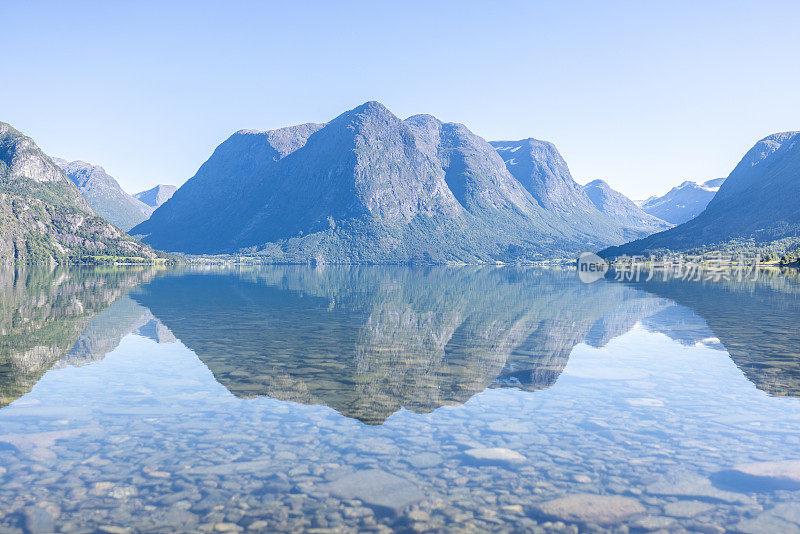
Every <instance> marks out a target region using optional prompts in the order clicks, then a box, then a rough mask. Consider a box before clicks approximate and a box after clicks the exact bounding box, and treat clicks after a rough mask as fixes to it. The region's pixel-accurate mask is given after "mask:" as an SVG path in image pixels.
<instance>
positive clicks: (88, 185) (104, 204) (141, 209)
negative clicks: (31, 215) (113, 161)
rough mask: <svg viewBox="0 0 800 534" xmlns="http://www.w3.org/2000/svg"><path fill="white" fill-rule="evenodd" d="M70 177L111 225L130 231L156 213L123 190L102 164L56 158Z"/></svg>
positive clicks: (96, 210)
mask: <svg viewBox="0 0 800 534" xmlns="http://www.w3.org/2000/svg"><path fill="white" fill-rule="evenodd" d="M53 161H54V162H55V163H56V164H57V165H58V166H59V167H61V170H63V171H64V172H65V173H66V175H67V177H68V178H69V179H70V180H72V182H73V183H74V184H75V185H76V186H78V189H79V190H80V192H81V194H82V195H83V197H84V198H85V199H86V200H87V202H89V205H90V206H91V207H92V209H94V211H95V212H97V214H98V215H100V216H101V217H103V218H104V219H105V220H107V221H108V222H110V223H111V224H113V225H115V226H117V227H118V228H120V229H121V230H124V231H126V232H127V231H128V230H130V229H131V228H133V227H134V226H136V225H137V224H139V223H140V222H142V221H145V220H147V218H148V217H150V214H151V213H153V208H152V207H150V206H148V205H147V204H145V203H144V202H141V201H140V200H138V199H136V198H134V197H133V196H132V195H129V194H128V193H126V192H125V191H123V190H122V187H120V185H119V183H117V181H116V180H115V179H114V178H113V177H112V176H109V174H108V173H107V172H106V170H105V169H104V168H103V167H100V166H99V165H92V164H91V163H86V162H84V161H80V160H78V161H66V160H63V159H60V158H53Z"/></svg>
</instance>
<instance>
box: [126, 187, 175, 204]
mask: <svg viewBox="0 0 800 534" xmlns="http://www.w3.org/2000/svg"><path fill="white" fill-rule="evenodd" d="M177 190H178V188H177V187H175V186H174V185H164V184H159V185H157V186H155V187H154V188H152V189H148V190H147V191H142V192H141V193H136V194H135V195H133V196H134V197H136V199H137V200H140V201H141V202H144V203H145V204H147V205H148V206H150V207H151V208H153V210H155V209H157V208H158V207H159V206H161V204H163V203H164V202H166V201H167V200H169V199H170V198H172V195H174V194H175V191H177Z"/></svg>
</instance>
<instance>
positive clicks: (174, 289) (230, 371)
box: [132, 267, 665, 424]
mask: <svg viewBox="0 0 800 534" xmlns="http://www.w3.org/2000/svg"><path fill="white" fill-rule="evenodd" d="M132 296H133V298H134V299H135V300H136V301H137V302H139V303H140V304H141V305H143V306H146V307H147V308H149V309H150V310H151V311H152V313H153V315H154V316H156V317H158V318H159V319H160V320H161V321H162V322H163V323H164V325H165V326H166V327H167V328H169V329H170V331H172V332H173V333H174V334H175V335H176V336H177V337H178V338H179V339H180V340H181V341H182V342H183V343H184V344H185V345H186V346H188V347H189V348H190V349H192V350H193V351H194V352H195V353H196V354H197V355H198V357H199V358H200V359H201V360H202V361H203V362H204V363H205V364H206V365H207V366H208V367H209V369H210V370H211V371H212V372H213V373H214V376H215V377H216V379H217V380H218V381H219V382H220V383H221V384H223V385H224V386H225V387H227V388H228V389H229V390H230V391H231V392H232V393H234V394H235V395H237V396H239V397H244V398H250V397H259V396H270V397H275V398H278V399H282V400H289V401H296V402H302V403H307V404H325V405H327V406H330V407H332V408H334V409H336V410H337V411H339V412H341V413H342V414H344V415H346V416H348V417H352V418H356V419H359V420H361V421H362V422H365V423H367V424H380V423H382V422H383V421H384V420H385V419H386V418H387V417H388V416H389V415H391V414H392V413H394V412H395V411H397V410H398V409H400V408H401V407H405V408H407V409H410V410H413V411H415V412H420V413H427V412H430V411H432V410H434V409H436V408H438V407H440V406H444V405H450V404H461V403H463V402H466V401H467V400H468V399H469V398H470V397H472V396H473V395H475V394H476V393H479V392H481V391H483V390H484V389H486V388H487V387H499V386H503V385H512V386H514V387H522V388H524V389H527V390H536V389H540V388H545V387H549V386H550V385H552V384H553V383H554V382H555V380H556V379H557V378H558V376H559V374H560V372H561V370H562V369H563V368H564V366H565V365H566V363H567V360H568V358H569V354H570V352H571V351H572V348H573V347H574V346H575V345H576V344H578V343H580V342H581V341H583V340H584V339H585V338H586V337H587V334H588V333H589V332H590V331H591V330H592V329H593V327H594V326H595V324H596V323H598V322H599V321H601V320H604V321H605V324H606V331H607V335H606V338H607V339H610V338H611V337H613V336H614V335H619V334H621V333H623V332H624V331H625V330H626V329H627V328H630V326H631V325H632V324H633V322H635V321H636V318H633V319H632V323H630V324H627V323H625V324H624V325H623V329H620V328H619V326H618V323H614V322H613V321H611V320H609V319H608V318H607V316H610V315H612V314H613V313H614V310H615V309H616V308H617V307H619V306H620V305H621V304H623V303H625V304H628V305H629V306H630V308H629V309H628V310H626V313H627V315H626V316H627V317H633V316H636V317H640V316H642V315H648V314H652V313H655V312H656V311H658V310H659V309H661V308H662V307H663V306H665V303H664V302H662V301H661V299H656V298H652V297H648V296H646V295H644V294H642V293H639V292H637V291H635V290H631V289H630V288H627V287H625V286H623V285H621V284H610V283H601V284H595V285H592V286H587V285H583V284H580V283H578V282H577V281H576V280H575V278H574V276H573V273H572V272H560V271H537V270H524V269H522V270H515V269H510V268H504V269H496V268H484V269H464V268H453V269H450V268H433V269H408V268H391V269H379V268H369V267H361V268H358V267H352V268H346V267H328V268H324V269H318V270H312V269H308V268H303V267H274V268H264V269H258V270H253V271H242V272H219V273H216V274H201V273H188V274H185V275H181V276H167V277H161V278H159V279H157V280H154V281H153V282H152V283H151V284H149V285H147V286H145V287H143V288H141V289H140V290H138V291H136V292H134V294H133V295H132Z"/></svg>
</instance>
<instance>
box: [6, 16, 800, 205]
mask: <svg viewBox="0 0 800 534" xmlns="http://www.w3.org/2000/svg"><path fill="white" fill-rule="evenodd" d="M0 26H1V27H2V30H1V31H0V58H2V59H0V67H1V68H2V70H1V71H2V77H3V81H2V83H0V120H1V121H5V122H9V123H11V124H12V125H14V126H15V127H17V128H18V129H20V130H22V131H23V132H24V133H26V134H28V135H30V136H32V137H33V138H34V139H35V140H36V141H37V142H38V143H39V144H40V146H41V147H42V148H43V149H44V150H45V151H46V152H47V153H49V154H51V155H54V156H61V157H65V158H68V159H84V160H87V161H90V162H92V163H96V164H100V165H103V166H104V167H105V168H106V170H108V171H109V172H110V173H111V174H112V175H113V176H115V177H116V178H118V180H119V181H120V183H121V184H122V185H123V187H124V188H126V189H127V190H128V191H130V192H136V191H138V190H141V189H144V188H146V187H149V186H151V185H154V184H156V183H159V182H161V183H174V184H176V185H179V184H181V183H183V182H184V181H185V180H187V179H188V178H189V177H191V176H192V175H193V174H194V173H195V172H196V170H197V168H198V167H199V166H200V165H201V164H202V163H203V162H204V161H205V160H206V159H207V158H208V157H209V156H210V154H211V152H212V151H213V149H214V147H215V146H216V145H218V144H219V143H220V142H222V141H223V140H224V139H225V138H226V137H227V136H228V135H230V134H231V133H232V132H234V131H236V130H239V129H242V128H255V129H262V130H264V129H271V128H277V127H281V126H286V125H290V124H296V123H300V122H324V121H327V120H330V119H331V118H333V117H335V116H336V115H338V114H339V113H341V112H342V111H344V110H346V109H349V108H352V107H355V106H356V105H358V104H360V103H362V102H364V101H366V100H379V101H381V102H383V103H384V104H385V105H386V106H388V107H389V109H391V110H392V111H393V112H394V113H395V114H396V115H398V116H400V117H403V118H405V117H407V116H409V115H413V114H415V113H431V114H433V115H436V116H437V117H439V118H440V119H442V120H445V121H456V122H462V123H464V124H466V125H467V126H468V127H469V128H470V129H471V130H472V131H474V132H475V133H477V134H478V135H481V136H482V137H484V138H486V139H490V140H492V139H520V138H525V137H537V138H540V139H546V140H549V141H552V142H554V143H555V144H556V145H557V147H558V148H559V150H560V151H561V153H562V154H563V155H564V157H565V158H566V160H567V162H568V164H569V165H570V168H571V169H572V172H573V174H574V176H575V178H576V179H577V180H578V181H579V182H581V183H585V182H587V181H589V180H590V179H593V178H604V179H606V180H607V181H608V182H609V183H610V184H611V185H612V186H613V187H616V188H618V189H620V190H622V191H623V192H625V193H626V194H628V195H629V196H631V197H633V198H642V197H646V196H649V195H650V194H653V193H656V192H663V191H666V190H667V189H669V188H670V187H671V186H673V185H675V184H677V183H679V182H681V181H682V180H684V179H699V180H706V179H709V178H715V177H719V176H725V175H727V174H728V172H729V171H730V170H731V169H732V168H733V166H734V165H735V164H736V162H737V161H738V160H739V158H741V156H742V155H743V154H744V152H745V151H746V150H747V149H748V148H749V147H750V146H751V145H752V144H753V143H754V142H755V141H756V140H758V139H759V138H761V137H763V136H765V135H768V134H770V133H773V132H777V131H783V130H792V129H800V99H798V91H800V2H796V1H781V0H778V1H772V2H768V3H767V2H749V3H744V2H742V3H740V2H730V1H725V2H698V1H693V2H676V1H668V2H651V1H642V2H636V1H629V2H597V1H590V2H571V3H568V2H555V1H553V2H509V1H505V2H497V3H491V2H485V1H484V2H473V3H468V2H375V1H372V2H346V1H342V2H280V3H277V2H276V3H273V4H267V3H265V2H235V1H233V2H221V1H216V2H208V3H203V2H171V3H170V2H99V1H96V2H85V3H83V2H36V1H31V2H6V1H0Z"/></svg>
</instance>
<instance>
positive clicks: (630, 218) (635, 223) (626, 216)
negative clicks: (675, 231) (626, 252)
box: [583, 180, 672, 234]
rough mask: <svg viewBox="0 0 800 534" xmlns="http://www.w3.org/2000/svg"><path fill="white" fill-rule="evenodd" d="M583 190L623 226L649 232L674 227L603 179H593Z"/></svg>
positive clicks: (599, 208)
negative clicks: (649, 212)
mask: <svg viewBox="0 0 800 534" xmlns="http://www.w3.org/2000/svg"><path fill="white" fill-rule="evenodd" d="M583 190H584V191H585V192H586V194H587V195H588V197H589V200H591V201H592V203H593V204H594V205H595V207H596V208H597V209H598V210H600V212H601V213H604V214H605V215H608V216H609V217H611V218H612V219H614V220H615V221H617V222H619V223H620V224H622V225H623V226H628V227H630V228H639V229H642V230H643V231H645V232H647V233H648V234H652V233H654V232H660V231H662V230H666V229H667V228H671V227H672V225H671V224H670V223H668V222H666V221H664V220H662V219H659V218H658V217H654V216H652V215H650V214H648V213H645V212H644V211H643V210H642V209H641V208H640V207H639V206H637V205H636V204H635V203H634V202H633V201H632V200H631V199H629V198H628V197H626V196H625V195H623V194H622V193H620V192H619V191H615V190H614V189H612V188H611V186H609V185H608V184H607V183H606V182H604V181H603V180H593V181H591V182H589V183H588V184H586V185H584V186H583Z"/></svg>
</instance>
